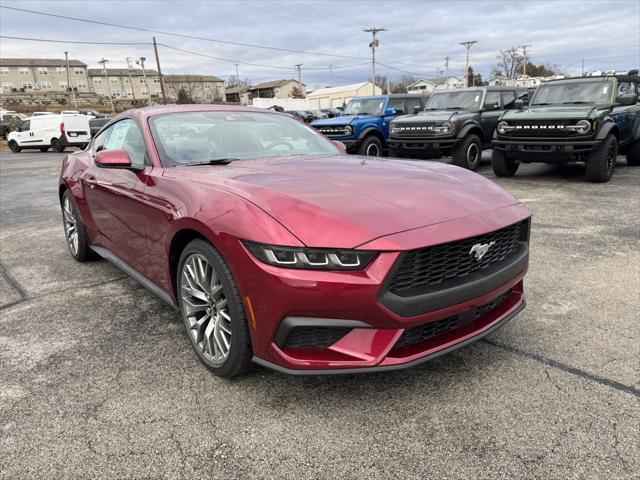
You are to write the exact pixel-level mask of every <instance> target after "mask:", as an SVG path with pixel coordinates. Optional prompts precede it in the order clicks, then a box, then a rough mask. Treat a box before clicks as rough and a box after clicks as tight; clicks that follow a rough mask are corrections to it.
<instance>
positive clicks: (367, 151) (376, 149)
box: [358, 135, 382, 157]
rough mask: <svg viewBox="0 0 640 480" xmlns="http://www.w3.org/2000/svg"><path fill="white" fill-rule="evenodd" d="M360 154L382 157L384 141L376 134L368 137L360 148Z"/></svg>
mask: <svg viewBox="0 0 640 480" xmlns="http://www.w3.org/2000/svg"><path fill="white" fill-rule="evenodd" d="M358 155H365V156H367V157H381V156H382V142H381V141H380V139H379V138H378V137H376V136H374V135H370V136H368V137H366V138H365V139H364V140H363V141H362V144H361V145H360V148H358Z"/></svg>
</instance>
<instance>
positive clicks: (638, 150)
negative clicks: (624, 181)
mask: <svg viewBox="0 0 640 480" xmlns="http://www.w3.org/2000/svg"><path fill="white" fill-rule="evenodd" d="M627 165H631V166H632V167H637V166H639V165H640V140H636V141H635V142H633V143H632V144H631V145H629V150H627Z"/></svg>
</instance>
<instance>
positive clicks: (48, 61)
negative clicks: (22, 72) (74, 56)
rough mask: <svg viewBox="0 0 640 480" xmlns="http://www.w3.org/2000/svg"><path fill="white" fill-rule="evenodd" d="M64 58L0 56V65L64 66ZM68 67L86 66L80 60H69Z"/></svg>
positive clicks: (65, 63) (65, 62)
mask: <svg viewBox="0 0 640 480" xmlns="http://www.w3.org/2000/svg"><path fill="white" fill-rule="evenodd" d="M66 65H67V61H66V60H65V59H64V58H59V59H58V58H0V66H1V67H65V66H66ZM69 66H70V67H86V66H87V64H86V63H82V62H81V61H80V60H69Z"/></svg>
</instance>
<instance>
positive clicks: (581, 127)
mask: <svg viewBox="0 0 640 480" xmlns="http://www.w3.org/2000/svg"><path fill="white" fill-rule="evenodd" d="M571 127H572V130H575V131H576V132H578V133H580V134H585V133H589V130H591V122H589V120H580V121H579V122H578V123H576V124H575V125H571Z"/></svg>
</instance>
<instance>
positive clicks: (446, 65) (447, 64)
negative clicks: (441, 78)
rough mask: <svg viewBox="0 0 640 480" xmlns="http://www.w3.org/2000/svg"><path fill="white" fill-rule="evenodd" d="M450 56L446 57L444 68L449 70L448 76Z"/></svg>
mask: <svg viewBox="0 0 640 480" xmlns="http://www.w3.org/2000/svg"><path fill="white" fill-rule="evenodd" d="M449 60H451V59H450V58H449V56H448V55H447V56H446V57H444V70H445V71H446V72H447V77H448V76H449Z"/></svg>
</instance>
